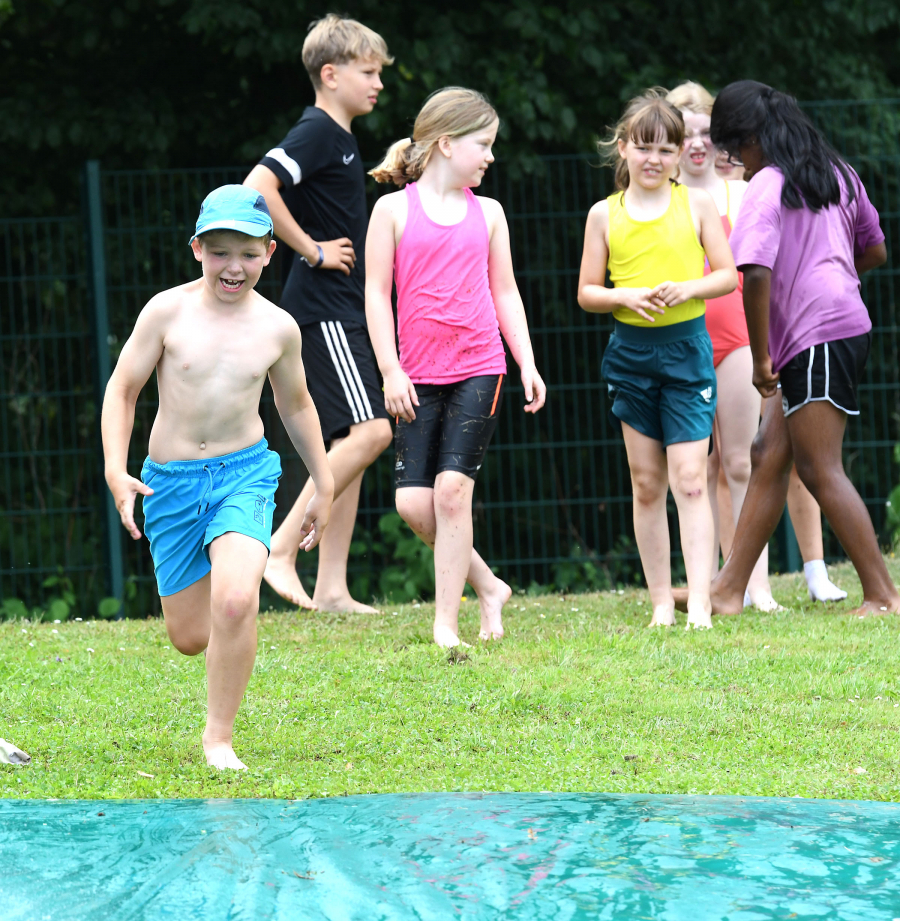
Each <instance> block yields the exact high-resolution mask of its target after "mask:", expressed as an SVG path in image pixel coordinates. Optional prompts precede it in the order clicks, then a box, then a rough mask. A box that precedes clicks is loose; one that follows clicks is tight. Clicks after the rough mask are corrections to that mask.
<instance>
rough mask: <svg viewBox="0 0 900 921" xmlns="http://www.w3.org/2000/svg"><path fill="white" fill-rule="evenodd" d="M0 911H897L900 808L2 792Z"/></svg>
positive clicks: (758, 915)
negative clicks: (44, 796) (34, 796)
mask: <svg viewBox="0 0 900 921" xmlns="http://www.w3.org/2000/svg"><path fill="white" fill-rule="evenodd" d="M0 918H2V919H3V921H12V919H17V921H18V919H23V921H24V919H28V921H69V919H73V921H74V919H77V921H86V919H90V921H101V919H107V918H110V919H117V921H119V919H121V921H131V919H164V918H165V919H168V918H172V919H179V921H194V919H198V921H200V919H202V921H212V919H226V918H227V919H241V921H244V919H246V921H251V919H252V921H262V919H284V921H287V919H291V921H295V919H304V921H307V919H309V921H313V919H335V921H338V919H340V921H345V919H346V921H351V919H364V921H376V919H402V921H408V919H429V921H430V919H440V921H447V919H453V918H471V919H506V918H517V919H518V918H522V919H529V921H537V919H553V921H570V919H582V918H584V919H588V918H590V919H616V921H619V919H626V921H640V919H653V921H769V919H776V918H777V919H787V918H799V919H825V918H829V919H832V918H833V919H841V921H882V919H886V921H891V919H898V918H900V806H897V805H893V804H885V803H866V802H844V801H824V800H799V799H754V798H734V797H692V796H651V795H636V796H619V795H611V794H552V793H547V794H483V795H470V794H420V795H381V796H356V797H344V798H338V799H320V800H306V801H299V802H286V801H282V800H212V801H204V800H143V801H116V802H113V801H107V802H103V801H51V802H35V801H15V800H0Z"/></svg>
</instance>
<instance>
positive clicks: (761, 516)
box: [675, 400, 793, 614]
mask: <svg viewBox="0 0 900 921" xmlns="http://www.w3.org/2000/svg"><path fill="white" fill-rule="evenodd" d="M750 461H751V473H750V483H749V485H748V487H747V495H746V496H745V498H744V505H743V507H742V509H741V516H740V518H739V519H738V523H737V528H736V530H735V535H734V544H733V546H732V548H731V553H730V554H729V555H728V559H726V560H725V564H724V565H723V566H722V568H721V569H720V570H719V573H718V575H717V576H716V577H715V578H714V579H713V581H712V585H711V587H710V601H711V603H712V610H713V613H714V614H740V613H741V610H742V609H743V606H744V591H745V590H746V588H747V583H748V582H749V581H750V575H751V573H752V572H753V567H754V566H755V565H756V561H757V560H758V559H759V557H760V554H761V553H762V551H763V548H764V547H765V546H766V544H767V543H768V542H769V538H770V537H771V536H772V533H773V531H774V530H775V528H776V526H777V525H778V521H779V520H780V518H781V514H782V512H783V511H784V503H785V500H786V499H787V489H788V479H789V477H790V472H791V464H792V462H793V454H792V451H791V438H790V435H789V434H788V428H787V422H786V420H785V418H784V412H783V411H782V408H781V401H780V400H768V401H767V402H766V406H765V410H764V412H763V420H762V425H761V426H760V428H759V432H757V434H756V437H755V438H754V439H753V447H752V448H751V451H750ZM675 600H676V603H677V604H678V606H679V607H680V608H682V609H685V608H686V606H687V593H686V592H684V591H679V592H676V594H675Z"/></svg>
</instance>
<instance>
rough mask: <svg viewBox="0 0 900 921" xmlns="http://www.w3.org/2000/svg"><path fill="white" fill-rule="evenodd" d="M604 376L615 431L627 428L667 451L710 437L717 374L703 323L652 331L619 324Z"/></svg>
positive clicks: (602, 371)
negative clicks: (670, 448) (620, 424)
mask: <svg viewBox="0 0 900 921" xmlns="http://www.w3.org/2000/svg"><path fill="white" fill-rule="evenodd" d="M600 374H601V376H602V377H603V380H604V381H606V383H607V386H608V388H609V396H610V399H611V400H612V401H613V402H612V409H611V410H610V421H612V422H613V424H614V425H617V426H618V427H621V426H619V423H621V422H625V423H626V424H628V425H630V426H631V427H632V428H633V429H636V430H637V431H638V432H640V433H641V434H642V435H646V436H647V437H648V438H652V439H654V440H655V441H661V442H662V444H663V447H664V448H667V447H668V446H669V445H672V444H679V443H681V442H684V441H700V440H702V439H704V438H709V437H710V435H712V428H713V419H714V417H715V415H716V371H715V368H714V367H713V349H712V342H710V339H709V333H707V331H706V321H705V319H704V317H697V318H696V319H694V320H688V321H687V322H685V323H677V324H675V325H673V326H660V327H656V328H650V329H648V328H646V327H640V328H635V327H633V326H628V325H627V324H625V323H619V322H618V321H617V322H616V328H615V332H614V333H613V335H612V336H611V337H610V339H609V344H608V345H607V346H606V351H605V352H604V353H603V362H602V364H601V365H600Z"/></svg>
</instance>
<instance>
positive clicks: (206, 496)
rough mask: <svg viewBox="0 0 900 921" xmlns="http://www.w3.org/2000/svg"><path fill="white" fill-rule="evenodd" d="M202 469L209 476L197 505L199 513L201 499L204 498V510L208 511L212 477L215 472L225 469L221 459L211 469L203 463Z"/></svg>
mask: <svg viewBox="0 0 900 921" xmlns="http://www.w3.org/2000/svg"><path fill="white" fill-rule="evenodd" d="M203 469H204V470H205V471H206V475H207V476H208V477H209V483H207V484H206V489H205V490H204V492H203V495H202V496H201V497H200V505H198V506H197V514H198V515H199V514H200V509H201V508H202V506H203V500H204V499H206V508H205V509H204V511H207V512H208V511H209V503H210V502H211V501H212V494H213V489H214V479H215V477H216V475H217V474H219V473H221V472H222V471H223V470H224V469H225V464H224V463H222V462H221V461H220V462H219V466H218V467H216V468H214V469H213V470H210V469H209V464H204V465H203Z"/></svg>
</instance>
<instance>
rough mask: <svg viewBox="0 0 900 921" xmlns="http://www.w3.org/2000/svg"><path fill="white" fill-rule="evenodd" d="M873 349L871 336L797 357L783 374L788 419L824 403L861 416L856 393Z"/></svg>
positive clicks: (814, 348)
mask: <svg viewBox="0 0 900 921" xmlns="http://www.w3.org/2000/svg"><path fill="white" fill-rule="evenodd" d="M871 346H872V333H871V332H868V333H863V334H862V335H860V336H851V337H850V338H849V339H836V340H835V341H834V342H825V343H823V344H822V345H813V346H810V347H809V348H808V349H804V350H803V351H802V352H800V354H799V355H795V356H794V357H793V358H792V359H791V360H790V361H789V362H788V363H787V364H786V365H785V366H784V367H783V368H782V369H781V371H780V372H779V378H780V383H779V385H778V386H779V387H781V405H782V407H783V408H784V414H785V416H789V415H790V414H791V413H792V412H796V411H797V410H798V409H800V407H801V406H806V404H807V403H815V402H817V401H820V400H828V402H829V403H831V404H832V405H834V406H836V407H837V408H838V409H840V410H842V411H843V412H845V413H847V415H848V416H858V415H859V400H858V399H857V395H856V391H857V388H858V387H859V382H860V380H862V374H863V370H864V369H865V367H866V361H868V358H869V349H870V348H871Z"/></svg>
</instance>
